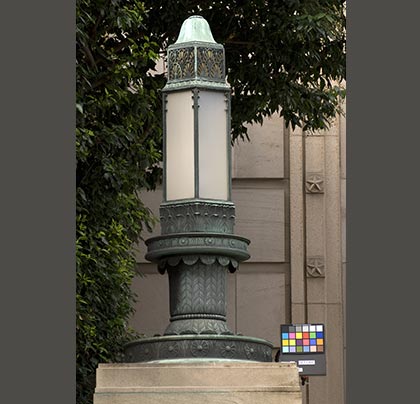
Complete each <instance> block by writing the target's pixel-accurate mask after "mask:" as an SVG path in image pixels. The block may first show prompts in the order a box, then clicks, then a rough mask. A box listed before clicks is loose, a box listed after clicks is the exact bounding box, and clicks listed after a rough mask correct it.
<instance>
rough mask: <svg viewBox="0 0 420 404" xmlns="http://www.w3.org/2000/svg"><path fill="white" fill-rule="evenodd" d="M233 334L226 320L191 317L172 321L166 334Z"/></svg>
mask: <svg viewBox="0 0 420 404" xmlns="http://www.w3.org/2000/svg"><path fill="white" fill-rule="evenodd" d="M201 334H204V335H210V334H213V335H233V332H232V331H230V330H229V328H228V326H227V323H226V320H223V321H222V320H214V319H189V320H177V321H172V322H170V323H169V325H168V326H167V327H166V330H165V332H164V335H201Z"/></svg>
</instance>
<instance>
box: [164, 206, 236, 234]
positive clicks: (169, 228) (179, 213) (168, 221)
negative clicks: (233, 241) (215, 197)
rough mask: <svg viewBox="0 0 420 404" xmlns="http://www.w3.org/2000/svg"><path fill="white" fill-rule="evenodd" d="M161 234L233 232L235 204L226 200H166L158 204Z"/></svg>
mask: <svg viewBox="0 0 420 404" xmlns="http://www.w3.org/2000/svg"><path fill="white" fill-rule="evenodd" d="M160 225H161V229H162V234H170V233H190V232H209V233H226V234H233V229H234V225H235V205H234V204H233V203H228V202H225V203H223V202H206V201H192V202H182V203H180V202H176V203H174V202H168V203H165V204H161V205H160Z"/></svg>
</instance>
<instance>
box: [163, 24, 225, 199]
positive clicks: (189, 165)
mask: <svg viewBox="0 0 420 404" xmlns="http://www.w3.org/2000/svg"><path fill="white" fill-rule="evenodd" d="M167 65H168V81H167V84H166V86H165V87H164V89H163V103H164V104H163V105H164V108H163V110H164V203H165V202H175V201H177V202H180V201H187V200H200V199H202V200H210V201H211V200H216V201H226V202H229V201H230V200H231V173H230V161H231V144H230V86H229V85H228V84H227V82H226V79H225V54H224V48H223V45H221V44H218V43H216V42H215V41H214V39H213V35H212V33H211V30H210V27H209V25H208V23H207V21H206V20H205V19H204V18H203V17H200V16H192V17H190V18H188V19H187V20H185V22H184V23H183V25H182V27H181V31H180V33H179V36H178V39H177V41H176V42H175V43H174V44H173V45H170V46H169V47H168V59H167Z"/></svg>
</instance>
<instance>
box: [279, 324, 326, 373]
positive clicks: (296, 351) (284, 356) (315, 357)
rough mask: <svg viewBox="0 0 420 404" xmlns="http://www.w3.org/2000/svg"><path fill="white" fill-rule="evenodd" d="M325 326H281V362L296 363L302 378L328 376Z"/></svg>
mask: <svg viewBox="0 0 420 404" xmlns="http://www.w3.org/2000/svg"><path fill="white" fill-rule="evenodd" d="M325 354H326V349H325V326H324V324H282V325H280V355H279V360H280V362H296V364H297V368H298V372H299V374H300V375H301V376H310V375H312V376H324V375H326V371H327V369H326V366H327V363H326V356H325Z"/></svg>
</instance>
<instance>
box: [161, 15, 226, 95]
mask: <svg viewBox="0 0 420 404" xmlns="http://www.w3.org/2000/svg"><path fill="white" fill-rule="evenodd" d="M186 88H206V89H210V90H221V91H226V90H227V89H229V85H228V84H227V83H226V78H225V51H224V48H223V45H221V44H218V43H216V42H215V40H214V39H213V35H212V33H211V30H210V27H209V24H208V23H207V21H206V20H205V19H204V18H203V17H200V16H192V17H190V18H188V19H187V20H185V21H184V23H183V25H182V28H181V32H180V34H179V37H178V40H177V41H176V42H175V43H174V44H172V45H170V46H169V47H168V81H167V84H166V86H165V87H164V89H163V91H171V90H180V89H186Z"/></svg>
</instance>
